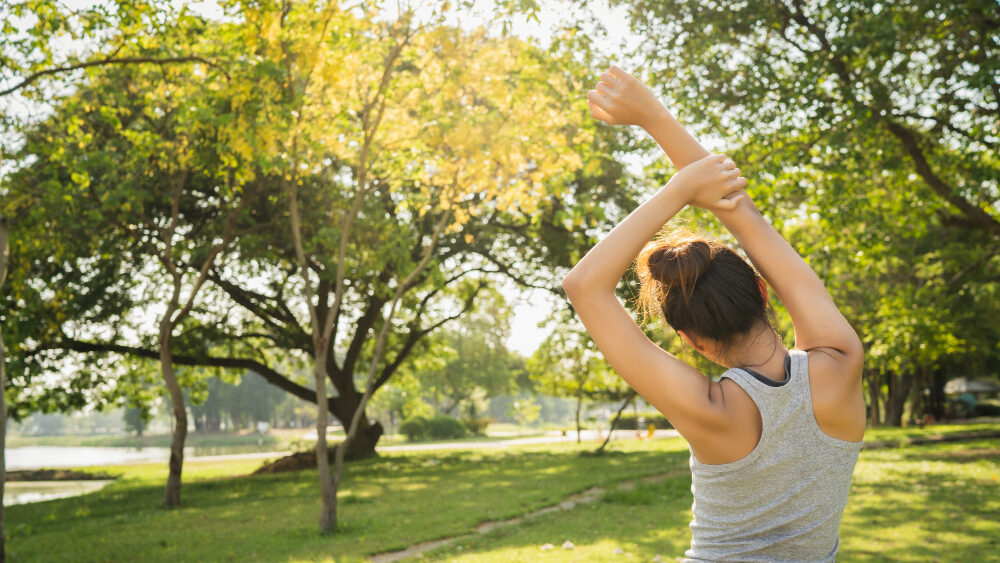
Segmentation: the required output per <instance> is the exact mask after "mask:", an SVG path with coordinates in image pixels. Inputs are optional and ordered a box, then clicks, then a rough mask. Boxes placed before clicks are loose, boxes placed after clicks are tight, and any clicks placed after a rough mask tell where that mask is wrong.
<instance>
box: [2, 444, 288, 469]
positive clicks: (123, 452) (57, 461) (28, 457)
mask: <svg viewBox="0 0 1000 563" xmlns="http://www.w3.org/2000/svg"><path fill="white" fill-rule="evenodd" d="M271 450H273V447H270V448H269V447H267V446H264V447H257V446H213V447H208V448H184V459H186V460H187V459H193V458H198V457H205V456H215V455H232V454H255V453H261V454H264V453H270V452H271ZM6 456H7V470H8V471H17V470H19V469H40V468H48V469H62V468H67V467H84V466H91V465H121V464H128V463H150V462H161V461H162V462H166V461H167V460H168V459H170V448H113V447H83V446H26V447H22V448H7V451H6Z"/></svg>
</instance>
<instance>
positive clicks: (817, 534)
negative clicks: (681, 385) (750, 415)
mask: <svg viewBox="0 0 1000 563" xmlns="http://www.w3.org/2000/svg"><path fill="white" fill-rule="evenodd" d="M790 360H791V361H790V365H787V364H786V366H787V369H786V371H787V372H788V373H787V377H786V378H785V381H783V382H775V381H771V380H769V379H766V378H764V377H763V376H761V375H759V374H756V373H754V372H752V371H750V370H746V369H740V368H732V369H729V370H727V371H726V372H725V373H724V374H722V377H725V378H729V379H732V380H733V381H734V382H736V384H737V385H739V386H740V387H742V388H743V389H744V390H745V391H746V392H747V394H748V395H750V398H751V399H753V402H754V403H755V404H756V405H757V408H758V409H759V410H760V416H761V421H762V423H763V431H762V432H761V437H760V442H758V443H757V446H756V447H755V448H754V449H753V451H751V452H750V453H749V454H748V455H747V456H746V457H744V458H743V459H740V460H738V461H734V462H732V463H725V464H721V465H706V464H704V463H701V462H700V461H698V460H697V459H695V457H694V453H692V454H691V492H693V493H694V505H693V506H692V511H693V512H694V520H693V521H692V522H691V549H689V550H688V551H687V552H685V554H684V555H685V556H686V557H687V559H685V561H767V562H775V561H833V560H834V557H835V555H836V554H837V548H838V547H839V544H840V542H839V537H838V530H839V528H840V518H841V515H842V514H843V512H844V506H845V505H846V504H847V493H848V490H849V489H850V487H851V476H852V475H853V473H854V465H855V464H856V463H857V461H858V452H859V451H860V450H861V442H846V441H844V440H838V439H837V438H834V437H832V436H829V435H827V434H825V433H823V431H822V430H820V428H819V425H818V424H817V423H816V417H815V416H814V415H813V409H812V399H811V396H810V393H809V358H808V356H807V354H806V352H805V351H802V350H792V351H791V353H790Z"/></svg>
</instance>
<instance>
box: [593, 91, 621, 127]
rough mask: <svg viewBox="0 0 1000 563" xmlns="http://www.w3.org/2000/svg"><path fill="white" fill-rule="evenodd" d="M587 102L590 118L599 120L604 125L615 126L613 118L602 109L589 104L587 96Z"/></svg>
mask: <svg viewBox="0 0 1000 563" xmlns="http://www.w3.org/2000/svg"><path fill="white" fill-rule="evenodd" d="M587 101H588V102H589V103H588V104H587V105H588V106H590V116H591V117H593V118H594V119H600V120H601V121H603V122H605V123H607V124H609V125H615V124H616V123H615V118H613V117H611V114H609V113H608V112H607V111H605V110H604V108H602V107H600V106H598V105H597V104H595V103H593V102H591V101H590V99H589V96H588V99H587Z"/></svg>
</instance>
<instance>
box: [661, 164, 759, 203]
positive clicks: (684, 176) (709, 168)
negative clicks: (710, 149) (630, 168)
mask: <svg viewBox="0 0 1000 563" xmlns="http://www.w3.org/2000/svg"><path fill="white" fill-rule="evenodd" d="M746 185H747V180H746V178H744V177H743V176H741V175H740V169H739V168H737V167H736V163H735V162H733V160H732V159H730V158H729V157H727V156H726V155H724V154H710V155H708V156H706V157H705V158H702V159H701V160H698V161H696V162H693V163H691V164H689V165H687V166H685V167H684V168H681V170H680V171H679V172H677V174H674V176H673V178H671V179H670V181H669V182H667V186H666V188H665V189H673V190H679V192H680V193H681V194H682V196H683V197H684V200H685V201H686V202H687V203H688V205H694V206H696V207H702V208H705V209H708V210H709V211H712V212H716V211H730V210H733V209H735V208H736V206H737V205H739V203H740V201H741V200H743V199H744V198H748V197H749V196H748V195H747V193H746V192H745V191H743V188H745V187H746Z"/></svg>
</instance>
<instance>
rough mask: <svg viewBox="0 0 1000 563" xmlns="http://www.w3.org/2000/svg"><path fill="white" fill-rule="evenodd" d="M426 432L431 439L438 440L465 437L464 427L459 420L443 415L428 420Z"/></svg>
mask: <svg viewBox="0 0 1000 563" xmlns="http://www.w3.org/2000/svg"><path fill="white" fill-rule="evenodd" d="M427 430H428V433H429V434H430V437H431V438H434V439H438V440H441V439H446V438H461V437H462V436H465V425H464V424H462V422H461V421H460V420H458V419H456V418H452V417H450V416H448V415H445V414H442V415H438V416H435V417H434V418H432V419H430V421H429V423H428V425H427Z"/></svg>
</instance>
